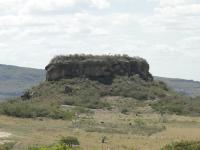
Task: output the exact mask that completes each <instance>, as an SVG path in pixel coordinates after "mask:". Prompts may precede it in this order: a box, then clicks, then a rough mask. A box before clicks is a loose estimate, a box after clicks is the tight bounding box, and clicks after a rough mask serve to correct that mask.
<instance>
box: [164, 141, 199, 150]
mask: <svg viewBox="0 0 200 150" xmlns="http://www.w3.org/2000/svg"><path fill="white" fill-rule="evenodd" d="M161 150H200V141H182V142H175V143H172V144H169V145H166V146H165V147H164V148H162V149H161Z"/></svg>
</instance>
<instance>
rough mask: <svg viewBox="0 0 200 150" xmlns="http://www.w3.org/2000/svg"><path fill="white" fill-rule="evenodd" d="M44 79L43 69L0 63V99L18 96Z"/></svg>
mask: <svg viewBox="0 0 200 150" xmlns="http://www.w3.org/2000/svg"><path fill="white" fill-rule="evenodd" d="M44 79H45V71H44V70H40V69H32V68H24V67H17V66H10V65H0V100H2V99H6V98H9V97H15V96H19V95H21V94H22V92H23V91H24V90H25V89H28V88H30V87H32V86H33V85H36V84H39V83H40V82H41V81H43V80H44Z"/></svg>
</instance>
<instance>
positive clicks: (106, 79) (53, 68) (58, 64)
mask: <svg viewBox="0 0 200 150" xmlns="http://www.w3.org/2000/svg"><path fill="white" fill-rule="evenodd" d="M45 69H46V80H47V81H54V80H59V79H66V78H74V77H80V78H89V79H91V80H97V81H100V82H102V83H110V82H112V79H113V78H114V77H115V76H133V75H136V74H138V75H139V76H140V77H141V78H142V79H144V80H146V81H149V80H153V77H152V75H151V74H150V73H149V64H148V63H147V61H146V60H144V59H142V58H139V57H129V56H127V55H123V56H121V55H114V56H110V55H102V56H98V55H68V56H56V57H55V58H53V59H52V60H51V62H50V63H49V65H47V66H46V68H45Z"/></svg>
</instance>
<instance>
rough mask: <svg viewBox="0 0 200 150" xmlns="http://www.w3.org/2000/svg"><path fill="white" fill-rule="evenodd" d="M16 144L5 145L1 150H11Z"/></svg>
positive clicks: (0, 147)
mask: <svg viewBox="0 0 200 150" xmlns="http://www.w3.org/2000/svg"><path fill="white" fill-rule="evenodd" d="M14 145H15V143H13V142H10V143H5V144H3V145H0V150H11V149H12V148H13V147H14Z"/></svg>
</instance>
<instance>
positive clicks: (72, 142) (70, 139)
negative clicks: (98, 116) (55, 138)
mask: <svg viewBox="0 0 200 150" xmlns="http://www.w3.org/2000/svg"><path fill="white" fill-rule="evenodd" d="M60 143H61V144H64V145H65V146H66V145H67V146H68V147H70V148H71V147H72V146H73V145H80V143H79V141H78V139H77V138H76V137H71V136H68V137H62V138H61V140H60Z"/></svg>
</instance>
